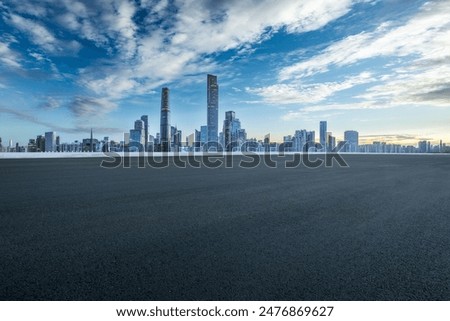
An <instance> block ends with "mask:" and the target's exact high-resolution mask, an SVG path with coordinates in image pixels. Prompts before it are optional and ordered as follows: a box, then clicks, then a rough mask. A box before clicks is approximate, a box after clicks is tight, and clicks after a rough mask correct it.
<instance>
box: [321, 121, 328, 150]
mask: <svg viewBox="0 0 450 321" xmlns="http://www.w3.org/2000/svg"><path fill="white" fill-rule="evenodd" d="M327 136H328V135H327V122H326V121H321V122H320V145H322V150H323V151H326V150H327Z"/></svg>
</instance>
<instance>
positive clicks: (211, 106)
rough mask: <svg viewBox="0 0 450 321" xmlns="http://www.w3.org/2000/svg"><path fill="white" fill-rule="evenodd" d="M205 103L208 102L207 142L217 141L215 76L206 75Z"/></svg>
mask: <svg viewBox="0 0 450 321" xmlns="http://www.w3.org/2000/svg"><path fill="white" fill-rule="evenodd" d="M207 104H208V119H207V126H208V137H207V140H208V142H217V139H218V128H219V85H218V84H217V76H214V75H208V83H207Z"/></svg>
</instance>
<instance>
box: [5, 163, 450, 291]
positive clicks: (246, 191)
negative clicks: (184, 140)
mask: <svg viewBox="0 0 450 321" xmlns="http://www.w3.org/2000/svg"><path fill="white" fill-rule="evenodd" d="M344 159H345V160H346V161H347V163H348V165H349V167H341V166H339V165H337V164H336V163H335V164H334V166H332V167H324V166H321V167H319V168H315V169H311V168H307V167H305V166H303V165H300V166H298V167H296V168H284V166H283V165H282V163H283V162H282V161H281V160H282V159H278V161H279V162H278V167H277V168H269V167H267V166H265V165H264V164H260V166H258V167H256V168H251V169H249V168H241V167H239V166H238V163H239V161H240V160H241V158H239V157H236V158H235V159H234V163H233V167H232V168H226V167H225V166H221V167H219V168H216V169H211V168H206V167H204V166H202V167H201V168H192V167H187V168H178V167H176V166H174V165H173V164H172V162H170V163H171V166H169V167H168V168H161V169H156V168H151V167H149V166H147V167H146V168H138V166H137V163H136V159H134V160H132V161H131V163H130V168H123V167H119V168H115V169H105V168H102V167H100V162H101V159H99V158H79V159H9V160H8V159H2V160H0V272H1V273H0V299H1V300H450V155H448V156H443V155H345V156H344ZM280 163H281V165H280Z"/></svg>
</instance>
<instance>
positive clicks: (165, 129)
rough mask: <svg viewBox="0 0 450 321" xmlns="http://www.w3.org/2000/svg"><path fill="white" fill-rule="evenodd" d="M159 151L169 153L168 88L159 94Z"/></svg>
mask: <svg viewBox="0 0 450 321" xmlns="http://www.w3.org/2000/svg"><path fill="white" fill-rule="evenodd" d="M160 132H161V151H162V152H170V106H169V88H167V87H164V88H163V89H162V92H161V128H160Z"/></svg>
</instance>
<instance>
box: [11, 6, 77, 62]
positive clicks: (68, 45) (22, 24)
mask: <svg viewBox="0 0 450 321" xmlns="http://www.w3.org/2000/svg"><path fill="white" fill-rule="evenodd" d="M8 21H9V22H10V23H11V24H12V25H14V26H15V27H16V28H17V29H19V30H21V31H22V32H24V33H26V34H28V35H29V39H30V41H31V42H33V43H34V44H36V45H38V46H40V47H41V48H42V49H44V50H46V51H48V52H51V53H53V54H64V53H67V52H78V50H79V49H80V44H79V43H78V42H77V41H75V40H71V41H63V40H59V39H57V38H56V37H55V36H54V34H53V33H52V32H51V31H49V30H48V29H47V28H46V27H45V26H43V25H42V24H40V23H38V22H36V21H33V20H31V19H27V18H24V17H22V16H19V15H16V14H11V15H10V17H9V20H8Z"/></svg>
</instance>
